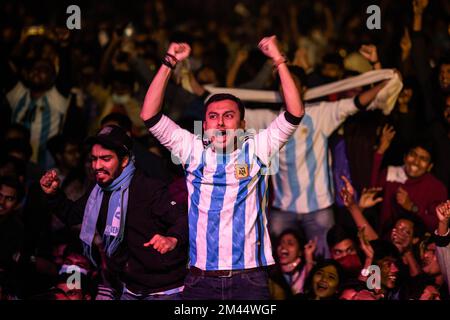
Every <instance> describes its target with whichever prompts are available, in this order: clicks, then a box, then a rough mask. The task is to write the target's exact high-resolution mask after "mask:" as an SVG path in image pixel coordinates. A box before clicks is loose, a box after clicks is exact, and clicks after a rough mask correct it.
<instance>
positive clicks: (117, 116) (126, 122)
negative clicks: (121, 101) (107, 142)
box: [100, 112, 133, 131]
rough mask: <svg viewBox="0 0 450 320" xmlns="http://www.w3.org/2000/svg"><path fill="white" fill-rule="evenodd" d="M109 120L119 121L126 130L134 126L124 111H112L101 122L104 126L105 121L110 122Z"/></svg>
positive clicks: (120, 125)
mask: <svg viewBox="0 0 450 320" xmlns="http://www.w3.org/2000/svg"><path fill="white" fill-rule="evenodd" d="M108 122H115V123H117V125H118V126H119V127H121V128H122V129H123V130H125V131H131V128H132V126H133V124H132V123H131V120H130V118H129V117H128V116H126V115H124V114H122V113H118V112H112V113H110V114H108V115H106V116H105V117H104V118H103V119H102V121H101V123H100V124H101V125H102V126H103V125H105V123H108Z"/></svg>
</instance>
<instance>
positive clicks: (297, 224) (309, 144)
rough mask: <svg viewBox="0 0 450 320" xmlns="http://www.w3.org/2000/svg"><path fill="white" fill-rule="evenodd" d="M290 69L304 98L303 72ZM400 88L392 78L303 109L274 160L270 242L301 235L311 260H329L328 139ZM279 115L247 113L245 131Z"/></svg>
mask: <svg viewBox="0 0 450 320" xmlns="http://www.w3.org/2000/svg"><path fill="white" fill-rule="evenodd" d="M289 69H290V70H291V74H292V77H293V79H294V81H295V83H296V85H297V87H298V89H297V90H298V91H299V92H300V93H303V92H304V91H305V90H304V89H305V86H304V83H305V81H306V76H305V74H304V72H303V69H300V68H299V67H295V66H289ZM399 85H400V86H401V85H402V83H401V80H400V78H399V77H397V76H396V77H393V78H392V79H390V80H388V81H383V82H381V83H379V84H377V85H375V86H373V87H372V88H370V89H368V90H366V91H363V92H360V93H359V94H358V95H356V96H355V97H353V98H345V99H341V100H337V101H333V102H325V101H322V102H317V103H310V104H306V108H305V116H304V117H303V120H302V123H301V124H300V125H299V127H298V129H297V130H296V131H295V133H294V134H293V135H292V137H291V138H290V139H289V141H288V142H287V144H286V146H285V147H284V148H283V149H281V151H280V156H279V157H278V158H277V159H278V160H279V163H278V171H277V172H276V174H274V175H272V176H271V177H272V183H273V189H274V201H273V204H272V205H273V209H271V210H270V213H269V216H270V220H269V228H270V231H271V233H272V236H274V237H276V236H278V235H279V234H281V233H282V231H283V230H286V229H289V228H292V229H302V231H303V232H304V233H305V236H306V238H307V240H312V239H315V238H317V250H316V257H317V256H320V257H325V258H329V257H330V252H329V248H328V245H327V241H326V234H327V232H328V230H329V229H330V228H331V227H332V226H333V225H334V212H333V209H332V205H333V203H334V190H333V179H332V172H331V157H330V154H329V150H328V138H329V137H330V136H331V134H332V133H333V132H334V131H335V130H336V129H337V128H338V127H339V126H340V125H341V124H342V123H343V122H344V121H345V119H347V118H348V117H350V116H351V115H353V114H355V113H357V112H358V111H360V110H365V109H367V108H368V107H369V106H371V105H372V104H373V105H374V106H376V107H377V108H383V107H384V105H382V104H381V103H380V105H376V104H374V101H376V98H377V97H378V96H383V97H388V99H391V98H392V99H396V97H397V95H398V92H397V91H394V90H390V88H391V87H396V86H399ZM280 90H283V88H282V87H281V89H280ZM380 100H381V98H380ZM386 100H387V99H386ZM281 112H284V111H283V110H282V111H281ZM279 113H280V112H278V111H274V110H270V109H247V110H246V118H245V120H246V121H247V127H248V128H253V129H256V130H260V129H264V128H267V127H268V126H269V125H270V123H271V122H272V121H273V119H275V118H276V117H278V116H279Z"/></svg>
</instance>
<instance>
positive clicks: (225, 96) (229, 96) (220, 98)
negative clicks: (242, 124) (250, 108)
mask: <svg viewBox="0 0 450 320" xmlns="http://www.w3.org/2000/svg"><path fill="white" fill-rule="evenodd" d="M223 100H231V101H233V102H235V103H236V104H237V106H238V109H239V113H240V119H241V120H244V117H245V106H244V103H243V102H242V100H241V99H239V98H238V97H236V96H234V95H232V94H229V93H217V94H214V95H212V96H211V97H210V98H209V99H208V101H206V103H205V113H206V110H208V106H209V105H210V104H211V103H213V102H217V101H223Z"/></svg>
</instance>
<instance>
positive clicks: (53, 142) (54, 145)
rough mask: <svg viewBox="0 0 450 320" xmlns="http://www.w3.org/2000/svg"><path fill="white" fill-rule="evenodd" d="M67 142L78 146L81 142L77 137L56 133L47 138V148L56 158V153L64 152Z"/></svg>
mask: <svg viewBox="0 0 450 320" xmlns="http://www.w3.org/2000/svg"><path fill="white" fill-rule="evenodd" d="M68 144H73V145H77V146H80V145H81V142H80V140H79V139H77V138H74V137H69V136H65V135H56V136H54V137H52V138H50V140H48V142H47V149H48V151H49V152H50V153H51V155H52V157H53V158H54V159H55V160H56V155H57V154H62V153H64V150H65V148H66V146H67V145H68Z"/></svg>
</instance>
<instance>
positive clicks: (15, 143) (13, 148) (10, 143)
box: [3, 138, 33, 161]
mask: <svg viewBox="0 0 450 320" xmlns="http://www.w3.org/2000/svg"><path fill="white" fill-rule="evenodd" d="M3 147H4V148H5V153H6V154H10V153H11V152H18V153H22V154H23V155H24V157H25V160H26V161H29V160H30V158H31V156H32V154H33V149H32V147H31V145H30V142H29V140H25V139H23V138H14V139H8V140H6V141H5V143H4V146H3Z"/></svg>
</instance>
